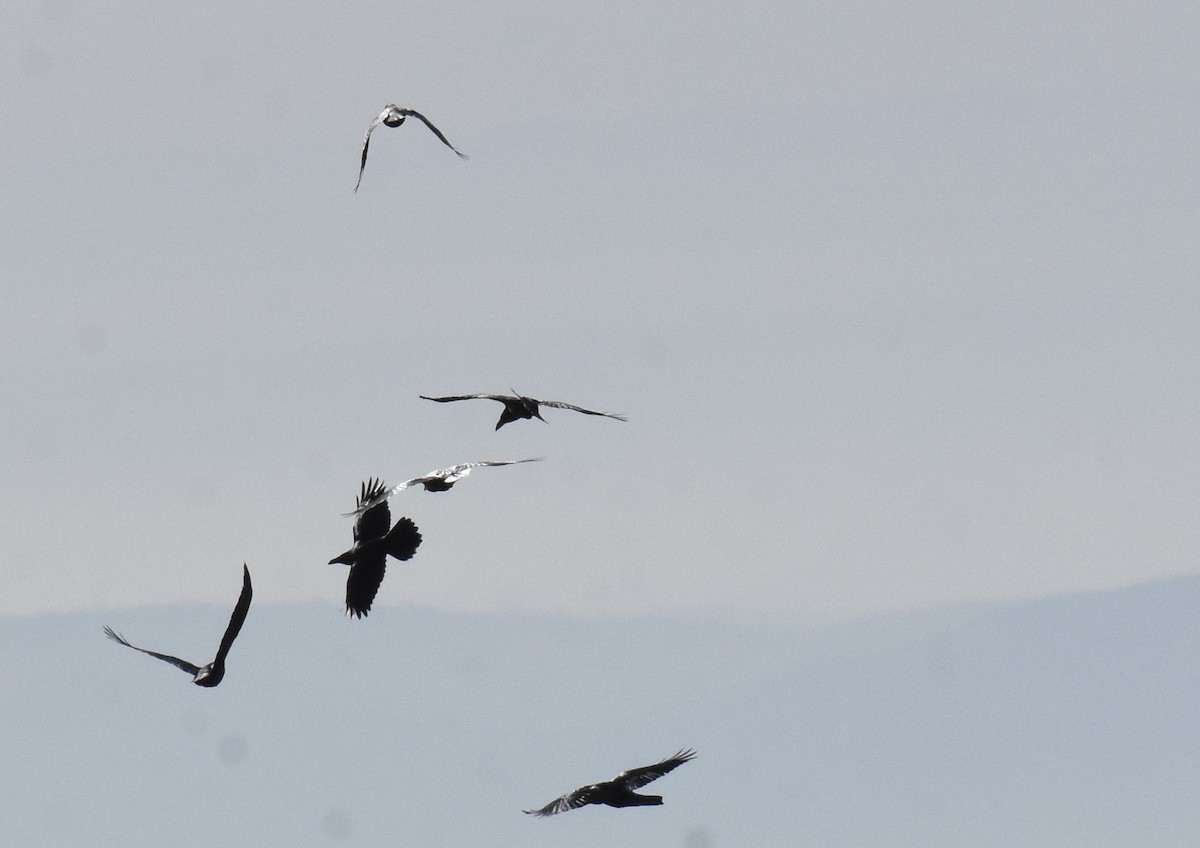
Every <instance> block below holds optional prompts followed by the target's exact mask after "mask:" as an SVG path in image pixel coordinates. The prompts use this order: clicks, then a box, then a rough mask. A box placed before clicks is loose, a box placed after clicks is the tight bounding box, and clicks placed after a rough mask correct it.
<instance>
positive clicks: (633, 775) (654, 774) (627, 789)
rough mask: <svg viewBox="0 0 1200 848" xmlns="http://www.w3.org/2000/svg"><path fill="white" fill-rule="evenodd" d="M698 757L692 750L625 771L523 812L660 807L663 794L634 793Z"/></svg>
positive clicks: (539, 814)
mask: <svg viewBox="0 0 1200 848" xmlns="http://www.w3.org/2000/svg"><path fill="white" fill-rule="evenodd" d="M695 756H696V752H695V751H693V750H692V749H691V748H688V749H686V750H683V751H679V752H678V753H676V754H675V755H674V756H673V757H667V758H666V759H665V760H663V761H662V762H658V763H655V764H654V765H650V766H642V767H641V768H635V769H630V770H629V771H623V772H621V773H620V774H618V775H617V776H616V777H614V778H613V779H612V780H607V781H605V782H603V783H593V784H592V785H591V786H584V787H582V788H580V789H576V790H575V791H574V792H569V793H567V794H566V795H563V796H562V797H561V798H555V799H554V800H553V801H551V802H550V803H549V804H547V805H546V806H544V807H542V808H541V809H539V810H523V811H522V812H525V813H528V814H529V815H531V816H552V815H554V814H555V813H565V812H566V811H567V810H576V809H579V808H580V807H586V806H587V805H588V804H606V805H608V806H609V807H649V806H657V805H659V804H661V803H662V802H663V800H662V796H661V795H639V794H638V793H636V792H634V791H633V790H635V789H641V788H642V787H643V786H645V785H646V784H647V783H650V782H651V781H652V780H658V779H659V778H660V777H662V776H663V775H664V774H666V773H667V772H669V771H671V770H673V769H676V768H678V767H679V766H681V765H683V764H684V763H686V762H687V761H688V760H691V759H693V758H694V757H695Z"/></svg>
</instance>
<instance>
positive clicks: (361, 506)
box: [342, 472, 436, 538]
mask: <svg viewBox="0 0 1200 848" xmlns="http://www.w3.org/2000/svg"><path fill="white" fill-rule="evenodd" d="M435 473H436V472H435ZM428 479H429V476H428V475H426V476H425V477H414V478H412V479H411V480H405V481H404V482H403V483H401V484H400V485H399V486H392V488H390V489H380V490H379V491H378V492H376V493H375V494H374V495H372V496H371V497H369V498H368V499H367V500H366V501H363V499H362V498H359V499H358V506H357V507H355V509H354V512H343V513H342V515H343V516H345V517H350V516H352V515H362V514H363V513H365V512H366V511H367V510H369V509H373V508H374V507H376V506H379V504H381V503H383V502H384V501H386V500H387V499H388V498H390V497H391V496H392V495H396V494H399V493H400V492H403V491H404V490H405V489H407V488H408V487H409V486H415V485H417V484H418V483H424V482H425V481H426V480H428ZM388 519H389V521H390V519H391V515H390V514H389V515H388ZM355 538H358V537H357V536H356V537H355ZM368 538H371V537H368Z"/></svg>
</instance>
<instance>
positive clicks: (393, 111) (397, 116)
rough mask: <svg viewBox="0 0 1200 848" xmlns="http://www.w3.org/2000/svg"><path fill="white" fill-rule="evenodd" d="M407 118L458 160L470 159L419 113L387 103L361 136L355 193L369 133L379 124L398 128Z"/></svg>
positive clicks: (365, 156) (365, 164) (369, 138)
mask: <svg viewBox="0 0 1200 848" xmlns="http://www.w3.org/2000/svg"><path fill="white" fill-rule="evenodd" d="M409 117H412V118H416V119H417V120H419V121H421V123H423V124H424V125H425V126H427V127H429V129H430V130H432V131H433V134H434V135H436V136H437V137H438V138H440V139H441V140H442V144H444V145H446V146H447V147H449V148H450V149H451V150H453V151H454V152H455V153H457V154H458V156H459V158H460V159H469V158H470V157H469V156H467V154H465V153H463V152H462V151H461V150H459V149H458V148H457V147H455V146H454V145H453V144H451V143H450V142H449V141H448V140H447V139H446V137H445V136H444V135H442V131H441V130H439V129H438V128H437V127H435V126H434V125H433V124H431V123H430V122H429V119H428V118H426V117H425V116H424V115H422V114H421V113H420V112H418V111H416V110H415V109H401V108H400V107H399V106H397V105H396V104H394V103H389V104H388V105H387V108H385V109H384V110H383V111H382V112H380V113H379V114H378V115H376V116H375V120H373V121H371V125H370V126H369V127H367V134H366V135H364V136H363V147H362V161H361V162H360V164H359V166H358V182H356V183H355V184H354V191H355V192H357V191H358V187H359V186H360V185H362V175H363V171H364V170H365V169H366V167H367V148H369V147H370V146H371V133H373V132H374V131H375V128H376V127H377V126H379V125H380V124H383V125H384V126H385V127H398V126H400V125H401V124H403V123H404V119H405V118H409Z"/></svg>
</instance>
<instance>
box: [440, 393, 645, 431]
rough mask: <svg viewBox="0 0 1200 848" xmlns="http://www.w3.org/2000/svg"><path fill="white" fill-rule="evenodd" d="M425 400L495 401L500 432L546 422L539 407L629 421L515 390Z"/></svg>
mask: <svg viewBox="0 0 1200 848" xmlns="http://www.w3.org/2000/svg"><path fill="white" fill-rule="evenodd" d="M420 397H421V398H422V399H423V400H432V401H434V402H436V403H453V402H455V401H459V400H477V399H480V398H482V399H484V400H495V401H499V402H500V403H502V404H504V411H503V412H501V413H500V420H499V421H497V422H496V429H497V430H499V429H500V428H501V427H503V426H504V425H505V424H509V423H511V422H513V421H518V420H520V419H522V418H536V419H538V420H539V421H545V420H546V419H545V418H542V413H541V411H540V410H539V407H543V406H548V407H551V408H552V409H570V410H573V411H574V412H582V413H583V414H584V415H602V416H604V417H605V418H615V419H617V420H618V421H627V420H628V419H627V418H626V417H625V416H624V415H617V414H616V413H615V412H597V411H596V410H594V409H584V408H583V407H582V406H574V405H573V404H569V403H563V402H562V401H558V400H538V399H537V398H531V397H527V396H525V395H521V394H517V390H516V389H513V390H512V394H511V395H488V394H476V395H450V396H449V397H429V396H428V395H421V396H420Z"/></svg>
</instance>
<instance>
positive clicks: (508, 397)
mask: <svg viewBox="0 0 1200 848" xmlns="http://www.w3.org/2000/svg"><path fill="white" fill-rule="evenodd" d="M419 397H420V398H422V399H423V400H432V401H435V402H436V403H452V402H453V401H456V400H475V399H477V398H482V399H484V400H498V401H500V402H501V403H506V402H508V401H510V400H517V399H518V398H515V397H513V396H511V395H484V394H479V395H450V396H448V397H429V395H419Z"/></svg>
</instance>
